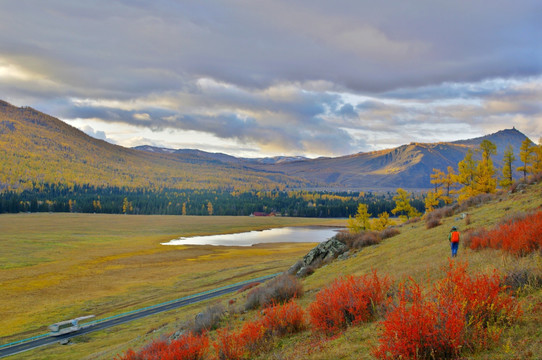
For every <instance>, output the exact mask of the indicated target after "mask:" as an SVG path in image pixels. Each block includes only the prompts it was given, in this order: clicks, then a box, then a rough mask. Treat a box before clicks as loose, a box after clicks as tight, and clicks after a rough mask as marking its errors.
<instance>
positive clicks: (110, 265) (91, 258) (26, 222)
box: [0, 214, 344, 343]
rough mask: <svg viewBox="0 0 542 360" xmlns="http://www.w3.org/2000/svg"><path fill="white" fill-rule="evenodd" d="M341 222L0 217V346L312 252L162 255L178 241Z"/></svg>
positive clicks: (300, 247)
mask: <svg viewBox="0 0 542 360" xmlns="http://www.w3.org/2000/svg"><path fill="white" fill-rule="evenodd" d="M290 225H294V226H295V225H344V221H337V220H318V219H302V218H280V217H276V218H273V217H183V216H124V215H96V214H17V215H2V216H0V229H1V232H0V244H1V246H2V252H1V253H0V264H1V265H0V284H1V288H2V291H1V292H0V304H1V305H0V306H1V307H0V313H2V325H3V326H2V327H1V328H0V336H1V337H2V341H1V342H2V343H6V342H9V341H13V340H16V339H19V338H24V337H27V336H32V335H35V334H38V333H43V332H46V331H47V330H46V326H47V325H48V324H51V323H54V322H57V321H60V320H64V319H70V318H73V317H77V316H81V315H85V314H94V315H96V316H98V317H105V316H108V315H112V314H117V313H120V312H123V311H127V310H130V309H135V308H140V307H142V306H147V305H151V304H155V303H159V302H163V301H167V300H171V299H175V298H178V297H181V296H185V295H189V294H192V293H196V292H200V291H205V290H207V289H211V288H215V287H220V286H223V285H226V284H228V283H235V282H239V281H242V280H246V279H250V278H254V277H258V276H262V275H266V274H270V273H275V272H278V271H283V270H285V268H287V267H288V266H289V265H290V263H291V262H292V261H295V259H297V258H298V257H299V256H302V255H303V254H304V253H306V251H307V250H308V249H310V248H311V247H312V246H314V245H313V244H299V243H298V244H275V245H273V246H270V245H257V246H252V247H246V248H244V247H227V248H226V247H213V246H163V245H160V243H162V242H166V241H169V240H171V239H174V238H178V237H180V236H190V235H205V234H219V233H233V232H240V231H248V230H256V229H266V228H272V227H281V226H290Z"/></svg>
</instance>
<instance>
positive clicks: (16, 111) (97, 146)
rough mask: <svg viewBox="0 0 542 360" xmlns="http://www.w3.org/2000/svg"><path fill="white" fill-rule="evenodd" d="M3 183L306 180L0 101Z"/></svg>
mask: <svg viewBox="0 0 542 360" xmlns="http://www.w3.org/2000/svg"><path fill="white" fill-rule="evenodd" d="M0 168H1V169H2V171H1V172H0V189H2V188H4V189H5V188H9V189H14V190H20V189H25V188H32V187H33V186H36V185H37V184H39V183H62V184H66V185H70V184H89V185H94V186H117V187H129V188H135V187H140V188H153V189H156V188H166V187H169V188H176V189H217V188H222V189H229V188H231V189H239V190H246V189H275V188H279V189H284V188H286V187H303V186H306V185H308V184H307V183H306V182H305V181H303V180H300V179H294V178H292V177H289V176H285V175H283V174H280V173H276V172H273V171H266V170H263V169H262V170H260V169H250V168H247V167H246V166H244V165H242V164H235V163H234V162H231V161H229V162H224V161H221V160H220V159H215V158H209V157H202V156H199V155H198V154H192V153H177V154H174V155H172V154H169V153H167V152H162V153H159V152H155V153H150V152H146V151H138V150H134V149H128V148H124V147H121V146H117V145H112V144H109V143H107V142H105V141H102V140H97V139H94V138H92V137H90V136H88V135H86V134H84V133H83V132H81V131H79V130H77V129H75V128H74V127H71V126H69V125H67V124H65V123H64V122H62V121H60V120H58V119H56V118H54V117H51V116H48V115H46V114H43V113H41V112H39V111H36V110H34V109H32V108H26V107H23V108H17V107H15V106H12V105H10V104H8V103H6V102H3V101H0Z"/></svg>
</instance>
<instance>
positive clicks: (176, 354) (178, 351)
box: [115, 333, 209, 360]
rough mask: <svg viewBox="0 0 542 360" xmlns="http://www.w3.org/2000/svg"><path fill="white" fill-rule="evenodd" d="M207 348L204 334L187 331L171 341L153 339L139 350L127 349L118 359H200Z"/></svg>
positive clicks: (207, 340) (207, 343) (207, 342)
mask: <svg viewBox="0 0 542 360" xmlns="http://www.w3.org/2000/svg"><path fill="white" fill-rule="evenodd" d="M208 348H209V338H208V337H207V335H206V334H202V335H194V334H192V333H187V334H185V335H183V336H181V337H179V338H178V339H177V340H174V341H172V342H171V343H170V342H168V341H167V340H155V341H153V342H151V343H150V344H149V345H147V346H145V347H144V348H143V349H142V350H141V351H139V352H137V353H136V352H135V351H134V350H132V349H130V350H128V351H127V352H126V353H125V354H124V355H123V356H118V357H116V358H115V359H118V360H201V359H203V358H204V357H205V354H206V353H207V350H208Z"/></svg>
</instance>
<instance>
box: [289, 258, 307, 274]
mask: <svg viewBox="0 0 542 360" xmlns="http://www.w3.org/2000/svg"><path fill="white" fill-rule="evenodd" d="M302 267H303V260H299V261H298V262H296V263H295V264H293V265H292V266H290V268H289V269H288V271H287V273H288V275H296V274H297V272H298V271H299V270H300V269H301V268H302Z"/></svg>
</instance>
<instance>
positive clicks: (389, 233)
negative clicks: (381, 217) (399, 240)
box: [380, 227, 401, 240]
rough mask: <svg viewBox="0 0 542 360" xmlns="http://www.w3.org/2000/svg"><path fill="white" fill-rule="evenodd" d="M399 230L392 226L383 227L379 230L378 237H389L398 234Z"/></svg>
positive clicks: (383, 238)
mask: <svg viewBox="0 0 542 360" xmlns="http://www.w3.org/2000/svg"><path fill="white" fill-rule="evenodd" d="M400 233H401V232H400V231H399V229H397V228H394V227H389V228H385V229H384V230H382V231H381V232H380V238H381V239H382V240H385V239H389V238H391V237H394V236H395V235H399V234H400Z"/></svg>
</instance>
